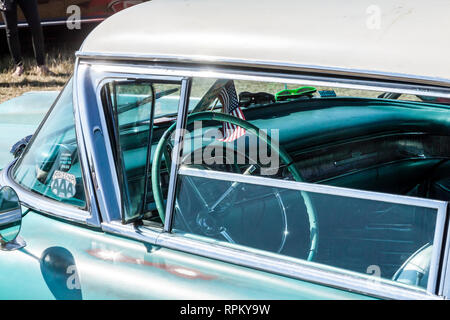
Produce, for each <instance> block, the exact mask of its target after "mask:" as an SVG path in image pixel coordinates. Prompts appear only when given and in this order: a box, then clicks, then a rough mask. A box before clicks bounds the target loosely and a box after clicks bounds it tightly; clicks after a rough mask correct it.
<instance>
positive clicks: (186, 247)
mask: <svg viewBox="0 0 450 320" xmlns="http://www.w3.org/2000/svg"><path fill="white" fill-rule="evenodd" d="M102 228H103V230H104V231H106V232H109V233H112V234H116V235H119V236H123V237H127V238H131V239H135V240H138V241H141V242H146V243H150V244H153V245H158V246H161V247H164V248H168V249H173V250H178V251H183V252H187V253H191V254H194V255H198V256H202V257H206V258H210V259H215V260H219V261H222V262H225V263H231V264H235V265H239V266H243V267H248V268H252V269H256V270H260V271H264V272H269V273H273V274H278V275H282V276H286V277H290V278H294V279H299V280H303V281H308V282H313V283H317V284H323V285H327V286H332V287H334V288H338V289H342V290H345V291H350V292H355V293H359V294H364V295H370V296H373V297H378V298H387V299H401V300H409V299H418V300H419V299H420V300H424V299H430V300H431V299H432V300H441V299H442V298H441V297H438V296H435V295H431V294H428V293H427V292H426V291H425V290H423V289H419V288H414V287H412V286H407V285H404V284H401V283H392V282H391V281H389V280H385V279H380V278H374V277H373V276H369V275H364V274H358V273H354V272H351V271H346V270H342V269H338V268H333V267H330V266H326V265H321V264H318V263H314V262H309V261H305V260H300V259H294V258H290V257H286V256H281V255H276V254H270V253H266V252H263V251H259V250H242V249H238V248H233V247H231V246H229V244H222V243H220V242H218V241H200V240H196V239H189V238H187V237H185V236H183V235H179V234H171V233H166V232H161V231H160V230H153V229H150V228H147V227H134V226H131V225H121V224H120V223H117V222H115V223H102Z"/></svg>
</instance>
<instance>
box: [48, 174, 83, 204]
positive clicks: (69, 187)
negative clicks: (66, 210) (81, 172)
mask: <svg viewBox="0 0 450 320" xmlns="http://www.w3.org/2000/svg"><path fill="white" fill-rule="evenodd" d="M76 182H77V179H76V178H75V176H74V175H73V174H70V173H67V172H63V171H58V170H56V171H55V173H54V174H53V177H52V183H51V185H50V187H51V189H52V192H53V194H54V195H56V196H57V197H60V198H64V199H70V198H73V197H74V196H75V190H76Z"/></svg>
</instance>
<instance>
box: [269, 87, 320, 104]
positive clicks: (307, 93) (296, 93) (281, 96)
mask: <svg viewBox="0 0 450 320" xmlns="http://www.w3.org/2000/svg"><path fill="white" fill-rule="evenodd" d="M316 91H317V89H316V88H314V87H308V86H306V87H300V88H297V89H284V90H281V91H278V92H277V93H276V94H275V101H284V100H290V99H297V98H300V97H312V95H313V93H314V92H316Z"/></svg>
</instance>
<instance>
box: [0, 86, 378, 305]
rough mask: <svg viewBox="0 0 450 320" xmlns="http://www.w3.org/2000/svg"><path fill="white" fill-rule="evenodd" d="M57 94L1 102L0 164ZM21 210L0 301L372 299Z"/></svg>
mask: <svg viewBox="0 0 450 320" xmlns="http://www.w3.org/2000/svg"><path fill="white" fill-rule="evenodd" d="M56 96H57V92H40V93H39V92H32V93H27V94H24V95H23V96H20V97H18V98H15V99H12V100H10V101H7V102H5V103H3V104H1V105H0V113H3V114H4V115H5V117H3V115H2V118H1V119H2V120H0V121H1V123H0V130H1V131H0V133H1V134H2V135H6V137H7V139H5V140H3V141H2V154H1V159H0V161H1V164H2V166H5V165H6V164H8V163H9V162H10V161H12V158H13V157H12V155H11V154H8V153H7V152H5V150H9V149H10V148H11V145H12V144H14V143H15V142H17V141H18V140H20V139H21V138H23V137H24V136H26V135H29V134H33V133H34V131H35V130H36V128H37V127H38V126H39V123H40V122H41V121H42V119H43V118H44V116H45V114H46V113H47V111H48V110H49V108H50V107H51V105H52V103H53V100H54V99H55V98H56ZM169 105H170V104H169ZM174 107H175V109H176V104H175V105H174ZM13 128H14V130H12V129H13ZM8 152H9V151H8ZM24 210H25V209H24ZM25 212H26V215H25V216H24V218H23V221H22V227H21V231H20V236H21V237H22V238H23V239H26V240H25V241H26V242H27V246H26V247H25V248H22V249H19V250H16V251H12V252H10V251H0V270H2V272H1V273H0V283H1V289H0V299H63V300H69V299H74V300H79V299H88V300H89V299H94V300H95V299H186V298H187V297H189V299H248V298H251V299H313V300H317V299H374V298H372V297H369V296H366V295H361V294H356V293H351V292H348V291H345V290H339V289H335V288H331V287H326V286H323V285H319V284H314V283H311V282H307V281H300V280H296V279H289V278H286V277H283V276H279V275H275V274H271V273H267V272H264V271H258V270H254V269H249V268H245V267H240V266H236V265H233V264H229V263H224V262H220V261H217V260H212V259H207V258H203V257H200V256H196V255H192V254H188V253H182V252H179V251H175V250H171V249H167V248H164V247H159V246H154V245H149V244H146V243H143V242H138V241H134V240H130V239H126V238H123V237H118V236H115V235H111V234H107V233H105V232H103V231H101V230H96V229H94V228H87V227H84V226H80V225H77V224H74V223H71V222H70V221H66V220H64V219H57V218H54V217H50V216H48V215H45V214H42V213H39V212H37V211H34V210H29V211H28V212H27V211H24V213H25ZM50 258H51V259H50ZM70 266H76V267H74V268H70ZM12 279H13V281H11V280H12ZM175 288H176V289H175Z"/></svg>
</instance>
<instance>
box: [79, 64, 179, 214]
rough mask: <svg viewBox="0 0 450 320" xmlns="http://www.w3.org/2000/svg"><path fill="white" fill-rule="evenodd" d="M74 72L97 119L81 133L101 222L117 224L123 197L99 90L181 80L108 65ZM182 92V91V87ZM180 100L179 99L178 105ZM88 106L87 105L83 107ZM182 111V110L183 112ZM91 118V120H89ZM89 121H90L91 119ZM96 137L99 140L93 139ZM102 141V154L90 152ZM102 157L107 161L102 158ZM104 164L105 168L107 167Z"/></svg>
mask: <svg viewBox="0 0 450 320" xmlns="http://www.w3.org/2000/svg"><path fill="white" fill-rule="evenodd" d="M77 69H78V70H80V71H81V72H83V73H84V74H85V76H84V78H83V79H80V86H82V87H84V88H85V89H86V88H89V90H90V91H91V92H92V94H95V106H91V107H92V109H94V110H95V113H96V116H95V117H96V119H95V121H94V122H93V123H91V124H90V125H87V126H90V127H91V130H86V131H85V132H84V133H85V135H86V139H87V140H88V141H89V144H90V145H91V146H92V147H91V148H90V150H89V152H88V153H89V159H90V172H91V175H92V176H95V177H96V178H95V180H96V183H95V185H96V186H97V188H96V196H97V201H98V203H99V206H100V208H101V209H100V214H101V218H102V221H103V222H106V223H110V222H118V221H122V214H123V212H122V205H121V202H122V193H121V190H120V187H119V176H118V174H119V172H117V169H116V165H115V162H114V157H113V151H112V144H111V143H112V142H111V140H110V138H109V135H108V134H103V133H104V132H108V126H107V121H106V118H105V114H104V112H103V105H102V101H101V95H100V92H101V89H102V88H103V86H104V85H105V84H107V83H109V82H110V81H113V80H131V79H145V80H154V81H167V82H173V83H179V84H181V85H183V80H184V78H183V77H177V76H167V75H164V74H150V73H148V70H146V69H143V68H141V67H139V68H133V67H129V68H125V69H124V68H115V67H114V66H111V65H109V64H107V65H95V64H94V65H92V64H90V63H83V62H81V63H79V64H78V65H77ZM182 88H183V87H182ZM181 93H182V92H180V94H181ZM84 99H86V100H85V101H91V102H93V101H94V98H93V97H84ZM181 100H182V97H181V95H180V102H181ZM85 104H87V103H85ZM182 109H184V108H182ZM91 118H92V117H91ZM90 120H92V119H90ZM95 135H98V139H97V138H96V137H95ZM96 140H97V141H98V140H101V143H100V144H101V146H100V147H102V148H104V152H105V153H104V154H99V152H93V150H96V148H95V147H94V146H95V144H96V142H95V141H96ZM102 155H105V156H106V157H104V158H103V157H102ZM106 163H107V164H108V165H106Z"/></svg>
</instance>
